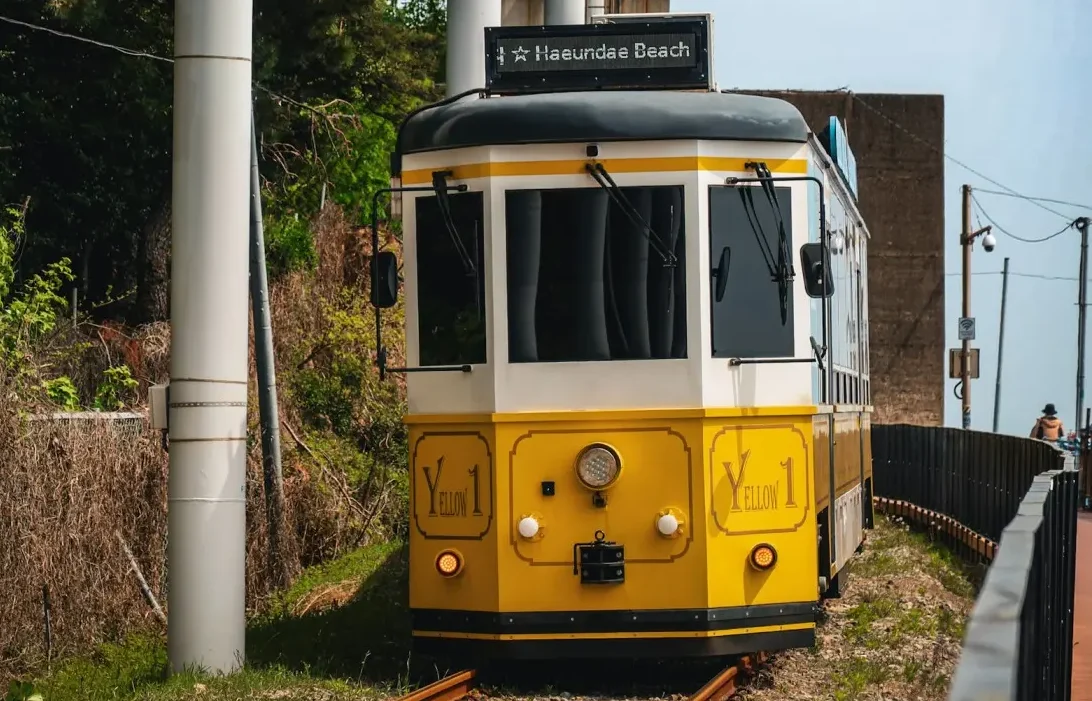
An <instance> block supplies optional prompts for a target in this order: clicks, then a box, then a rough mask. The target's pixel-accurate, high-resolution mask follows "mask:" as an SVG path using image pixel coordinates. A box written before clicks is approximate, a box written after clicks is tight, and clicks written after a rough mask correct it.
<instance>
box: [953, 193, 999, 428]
mask: <svg viewBox="0 0 1092 701" xmlns="http://www.w3.org/2000/svg"><path fill="white" fill-rule="evenodd" d="M991 228H992V227H989V226H986V227H983V228H981V229H979V230H978V231H972V230H971V186H970V185H964V186H963V233H961V234H960V235H959V244H960V246H962V247H963V318H965V319H969V318H971V249H972V248H973V247H974V240H975V239H976V238H978V237H979V236H981V235H982V234H985V235H986V238H985V239H983V244H984V245H983V248H985V249H986V252H987V253H988V252H989V251H992V250H993V247H994V240H993V236H992V235H991V234H990V233H989V232H990V230H991ZM970 360H971V341H970V339H967V338H964V339H963V355H962V362H961V363H960V366H961V367H960V370H961V376H960V386H961V388H962V390H963V391H962V397H963V428H965V429H969V428H970V427H971V373H970V366H971V363H970Z"/></svg>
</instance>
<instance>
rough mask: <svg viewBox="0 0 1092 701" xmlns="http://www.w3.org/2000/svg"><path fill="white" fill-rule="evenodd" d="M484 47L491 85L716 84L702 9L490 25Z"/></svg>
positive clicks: (504, 88)
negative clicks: (632, 17) (681, 15)
mask: <svg viewBox="0 0 1092 701" xmlns="http://www.w3.org/2000/svg"><path fill="white" fill-rule="evenodd" d="M485 50H486V57H485V62H486V85H485V87H486V88H487V89H489V91H490V92H493V93H501V94H504V93H529V92H550V91H558V90H603V89H630V90H632V89H646V90H664V89H669V90H670V89H676V90H695V89H708V88H709V87H710V86H711V80H710V73H711V71H710V66H709V63H710V61H709V23H708V21H707V20H706V18H704V17H693V18H690V17H688V18H686V19H672V20H671V21H661V22H626V23H621V24H578V25H557V26H548V27H487V28H486V30H485Z"/></svg>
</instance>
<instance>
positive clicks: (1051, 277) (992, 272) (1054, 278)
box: [944, 270, 1092, 282]
mask: <svg viewBox="0 0 1092 701" xmlns="http://www.w3.org/2000/svg"><path fill="white" fill-rule="evenodd" d="M1004 274H1005V273H1004V271H1001V270H986V271H980V272H977V273H971V276H972V277H973V276H981V275H1004ZM962 275H963V273H944V277H961V276H962ZM1009 277H1026V278H1033V279H1035V280H1050V281H1055V282H1057V281H1061V282H1077V281H1078V280H1079V279H1080V278H1077V277H1072V276H1069V277H1067V276H1064V275H1041V274H1039V273H1014V272H1013V271H1011V270H1010V271H1009ZM1090 279H1092V278H1090Z"/></svg>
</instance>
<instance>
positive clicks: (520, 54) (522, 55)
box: [512, 46, 531, 63]
mask: <svg viewBox="0 0 1092 701" xmlns="http://www.w3.org/2000/svg"><path fill="white" fill-rule="evenodd" d="M512 53H513V54H514V55H515V57H516V63H519V62H520V61H526V60H527V54H529V53H531V52H530V51H528V50H527V49H525V48H523V47H522V46H521V47H519V48H518V49H515V50H513V51H512Z"/></svg>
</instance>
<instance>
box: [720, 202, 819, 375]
mask: <svg viewBox="0 0 1092 701" xmlns="http://www.w3.org/2000/svg"><path fill="white" fill-rule="evenodd" d="M748 190H749V191H750V193H748ZM774 192H775V193H776V195H777V200H776V201H777V202H778V205H779V207H778V209H779V210H780V212H779V213H780V216H778V212H777V210H775V209H774V207H773V206H772V204H771V202H770V200H769V199H768V198H767V197H766V195H765V193H764V192H763V191H762V190H761V189H760V188H743V187H722V186H715V187H710V188H709V243H710V247H709V250H710V257H711V259H712V260H713V261H714V264H716V261H718V260H719V259H720V257H721V252H722V251H723V250H724V249H725V248H727V249H728V250H729V251H730V260H731V266H730V267H729V268H728V271H727V282H726V284H725V288H724V295H723V296H722V297H721V299H720V301H717V299H716V296H715V294H713V295H712V299H711V301H710V305H711V317H712V318H711V319H710V322H711V325H712V336H713V357H714V358H781V357H792V355H793V354H794V335H793V285H794V282H793V281H789V282H788V283H787V285H786V286H785V288H784V289H783V288H782V286H781V284H779V283H778V282H777V281H776V280H775V279H774V277H775V274H776V273H777V272H778V248H779V245H780V241H779V239H780V233H779V232H780V229H779V224H783V225H784V232H785V248H786V250H787V252H788V253H787V255H786V259H785V266H786V267H788V266H789V265H793V264H794V260H793V257H794V256H795V248H794V247H793V240H792V202H791V198H790V190H789V188H787V187H775V188H774ZM748 194H749V196H748ZM793 267H794V268H797V267H798V266H796V265H793ZM796 275H797V277H799V276H800V271H799V270H796ZM715 283H716V280H715V279H714V280H712V281H711V283H710V287H711V288H715V287H716V284H715ZM783 315H784V319H785V321H784V322H782V316H783Z"/></svg>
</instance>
